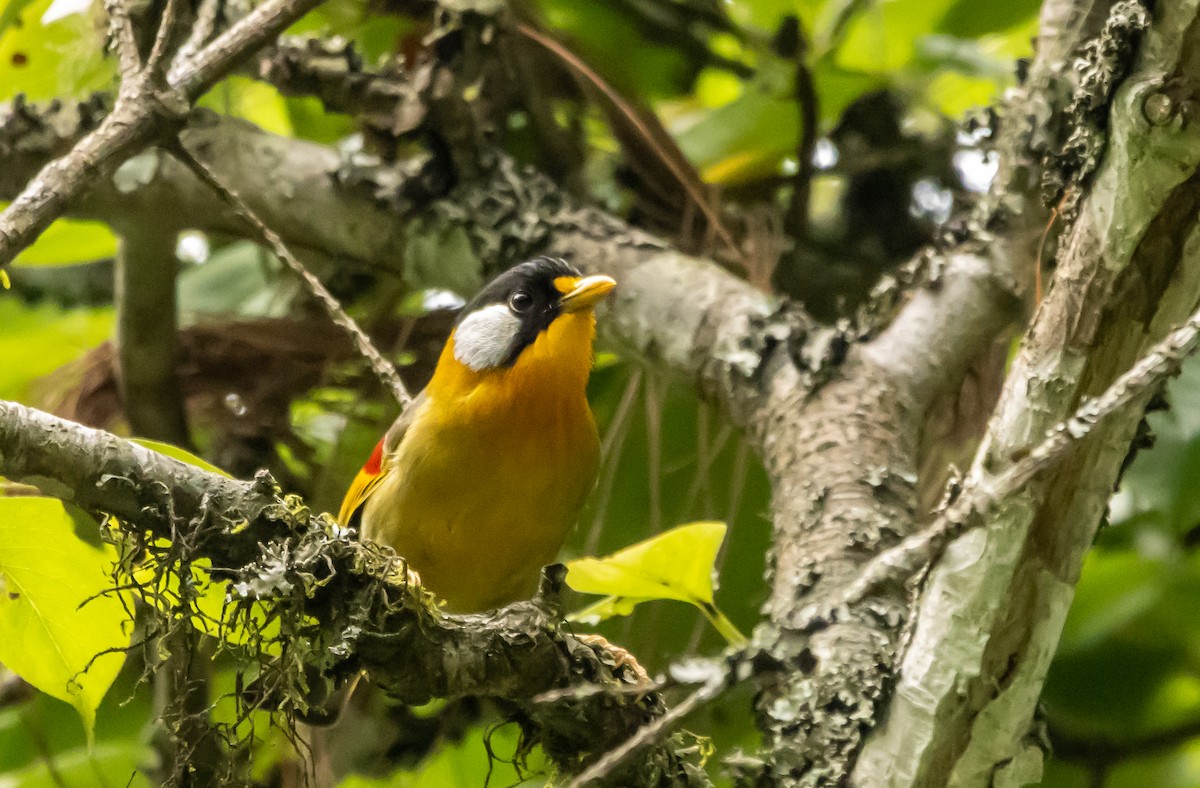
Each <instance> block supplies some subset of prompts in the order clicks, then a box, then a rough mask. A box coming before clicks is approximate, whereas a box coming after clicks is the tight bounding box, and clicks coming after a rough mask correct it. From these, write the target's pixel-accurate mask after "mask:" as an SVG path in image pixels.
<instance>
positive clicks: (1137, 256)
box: [859, 2, 1200, 786]
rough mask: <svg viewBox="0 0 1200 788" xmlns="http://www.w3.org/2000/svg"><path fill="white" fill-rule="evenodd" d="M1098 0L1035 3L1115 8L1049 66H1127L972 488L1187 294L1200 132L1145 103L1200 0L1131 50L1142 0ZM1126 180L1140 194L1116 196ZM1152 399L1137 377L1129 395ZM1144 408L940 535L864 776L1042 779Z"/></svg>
mask: <svg viewBox="0 0 1200 788" xmlns="http://www.w3.org/2000/svg"><path fill="white" fill-rule="evenodd" d="M1108 5H1110V4H1108V3H1101V4H1090V3H1079V4H1072V3H1061V2H1058V3H1049V4H1047V6H1046V7H1045V8H1044V17H1043V19H1044V20H1045V21H1047V24H1045V25H1044V27H1045V28H1046V29H1048V30H1051V31H1053V32H1056V33H1062V31H1065V30H1067V31H1069V30H1074V31H1078V32H1080V33H1081V34H1082V35H1083V36H1085V37H1086V36H1087V35H1089V34H1090V33H1095V32H1096V31H1097V30H1098V26H1097V25H1096V23H1097V22H1099V23H1100V24H1105V21H1106V17H1107V20H1108V22H1107V25H1106V26H1107V28H1108V29H1107V30H1106V31H1105V33H1104V39H1103V47H1102V49H1103V51H1104V52H1106V53H1108V56H1109V57H1114V58H1116V60H1115V61H1114V62H1106V63H1102V62H1090V61H1086V60H1085V61H1082V62H1080V63H1079V64H1076V63H1074V62H1073V58H1071V57H1069V56H1070V54H1071V52H1069V51H1068V52H1063V51H1061V50H1058V55H1059V59H1058V60H1055V59H1053V58H1051V59H1050V60H1049V61H1048V65H1047V69H1048V70H1052V69H1051V67H1056V68H1057V69H1058V70H1059V73H1071V71H1070V70H1074V71H1075V72H1076V73H1079V74H1081V75H1083V77H1084V78H1087V77H1088V75H1094V74H1098V73H1102V74H1106V75H1107V76H1106V77H1105V80H1106V81H1103V82H1101V83H1099V84H1098V95H1097V98H1099V99H1101V100H1103V99H1104V98H1105V97H1107V96H1109V93H1107V92H1106V91H1111V90H1113V88H1114V86H1115V81H1116V80H1118V79H1119V78H1120V75H1121V73H1122V69H1123V67H1124V64H1127V63H1131V62H1132V63H1136V69H1135V71H1134V72H1133V73H1131V74H1130V76H1129V77H1128V78H1127V79H1126V80H1125V81H1124V83H1123V84H1122V85H1121V87H1120V88H1119V90H1117V91H1116V93H1115V95H1112V96H1111V113H1110V116H1109V119H1108V138H1107V152H1106V155H1105V156H1104V158H1103V161H1102V163H1101V164H1100V167H1099V169H1097V170H1096V171H1095V172H1094V174H1092V175H1090V184H1087V183H1085V184H1083V187H1082V189H1083V199H1082V201H1081V202H1080V210H1079V218H1078V219H1077V220H1076V221H1075V223H1074V225H1073V226H1071V227H1070V229H1069V231H1068V233H1067V235H1066V237H1065V239H1064V242H1063V243H1062V244H1061V250H1062V251H1061V252H1060V257H1059V261H1058V267H1057V270H1056V275H1055V280H1054V283H1053V286H1052V288H1051V290H1050V291H1049V293H1048V295H1047V296H1046V298H1045V300H1043V302H1042V303H1041V305H1040V307H1039V310H1038V314H1037V317H1036V319H1035V322H1034V324H1033V326H1032V328H1031V330H1030V332H1029V334H1028V335H1027V338H1026V342H1025V344H1024V345H1023V347H1022V350H1021V353H1020V354H1019V356H1018V357H1017V359H1016V361H1015V362H1014V364H1013V366H1012V370H1011V372H1010V374H1009V378H1008V381H1007V383H1006V385H1005V388H1004V391H1003V393H1002V395H1001V400H1000V403H999V405H998V407H997V409H996V411H995V414H994V416H993V419H992V422H991V424H990V425H989V431H988V437H987V439H986V440H985V443H984V445H983V446H982V447H981V448H980V450H979V453H978V454H977V456H976V460H975V463H974V466H973V469H972V471H971V477H970V479H969V480H968V483H967V484H968V487H969V486H970V485H971V484H972V481H971V479H978V480H984V479H987V478H989V477H990V476H991V474H993V473H995V469H997V468H1003V467H1006V466H1009V465H1010V464H1011V463H1012V461H1013V459H1014V458H1019V457H1021V456H1023V455H1024V454H1025V453H1026V452H1027V451H1028V449H1029V447H1030V446H1032V445H1036V443H1037V442H1038V441H1039V440H1040V439H1041V438H1042V437H1043V436H1044V435H1045V433H1046V430H1048V429H1050V428H1051V427H1052V426H1053V425H1054V424H1055V423H1057V422H1059V421H1062V420H1063V419H1065V418H1066V417H1067V416H1068V415H1069V413H1070V412H1071V410H1072V409H1073V408H1074V407H1075V405H1076V403H1078V402H1080V401H1083V400H1084V399H1085V398H1087V397H1089V396H1094V395H1095V394H1097V393H1099V392H1100V391H1103V390H1104V389H1105V387H1107V386H1108V385H1109V384H1110V383H1111V382H1112V381H1113V380H1114V379H1116V378H1117V377H1118V375H1120V374H1121V373H1122V372H1123V371H1125V370H1126V369H1128V368H1129V365H1130V364H1131V363H1132V362H1133V361H1134V360H1135V359H1136V358H1138V356H1139V355H1140V354H1141V353H1142V351H1143V349H1144V348H1145V347H1146V346H1148V345H1149V344H1150V343H1152V342H1153V341H1155V340H1156V339H1158V338H1160V337H1162V336H1163V335H1164V334H1165V333H1166V332H1167V330H1168V328H1169V327H1170V326H1171V325H1172V324H1174V323H1177V322H1178V321H1179V320H1180V319H1181V318H1183V317H1184V316H1185V315H1187V314H1188V313H1189V312H1191V311H1192V310H1193V309H1194V308H1195V305H1196V302H1197V295H1196V294H1197V292H1198V291H1200V286H1198V284H1197V283H1198V282H1200V258H1197V256H1196V255H1195V253H1194V250H1193V245H1192V240H1191V239H1192V238H1193V237H1194V234H1195V222H1196V217H1197V210H1198V206H1200V183H1198V182H1197V176H1196V174H1195V173H1196V168H1197V166H1198V165H1200V145H1197V144H1196V141H1195V140H1194V139H1193V138H1191V137H1189V136H1186V135H1184V134H1183V133H1182V132H1181V131H1180V129H1179V128H1178V127H1176V126H1174V125H1172V124H1171V122H1170V118H1167V119H1166V122H1165V123H1163V124H1161V125H1155V124H1152V123H1150V122H1148V120H1147V115H1146V114H1145V113H1144V112H1143V110H1142V106H1143V103H1144V101H1145V100H1146V99H1147V97H1149V96H1153V95H1162V94H1161V92H1160V91H1162V85H1163V84H1164V75H1170V74H1173V73H1176V72H1177V70H1178V69H1180V68H1184V67H1185V64H1187V63H1190V62H1192V60H1191V58H1192V57H1194V53H1195V51H1196V47H1197V46H1200V36H1198V35H1197V27H1198V25H1197V22H1196V21H1195V20H1196V19H1197V15H1196V3H1194V2H1184V3H1173V4H1168V5H1165V6H1164V5H1160V6H1159V8H1158V9H1157V13H1158V18H1156V20H1155V24H1154V26H1152V27H1151V28H1150V30H1149V32H1148V33H1147V34H1146V36H1145V38H1144V40H1143V45H1142V46H1140V47H1139V48H1138V49H1137V50H1136V59H1135V57H1134V52H1135V50H1134V49H1133V47H1134V45H1135V44H1136V42H1137V40H1138V39H1137V34H1136V30H1137V27H1136V25H1133V26H1130V25H1128V24H1126V23H1127V22H1129V21H1130V20H1133V19H1135V18H1136V17H1137V15H1139V14H1140V13H1142V9H1140V7H1138V6H1136V4H1130V3H1116V4H1111V8H1107V9H1106V8H1105V6H1108ZM1097 6H1098V7H1097ZM1097 11H1099V13H1097ZM1143 18H1144V17H1143ZM1088 20H1090V21H1088ZM1089 24H1090V25H1091V27H1090V28H1089ZM1089 30H1090V33H1089ZM1113 31H1116V32H1113ZM1121 31H1124V32H1121ZM1047 43H1049V44H1050V45H1051V46H1052V47H1062V46H1063V42H1062V41H1061V40H1058V41H1050V42H1047ZM1041 50H1042V47H1041V46H1039V51H1041ZM1090 51H1093V52H1096V51H1099V49H1096V48H1093V49H1092V50H1090ZM1055 64H1057V65H1055ZM1167 83H1168V84H1169V83H1170V80H1167ZM1188 84H1189V85H1190V83H1188ZM1183 89H1185V90H1186V89H1188V88H1187V87H1184V88H1183ZM1062 93H1063V91H1061V90H1060V91H1059V95H1062ZM1167 96H1168V106H1176V107H1177V106H1179V103H1178V101H1179V100H1180V99H1181V98H1182V97H1181V96H1173V95H1172V94H1170V93H1168V94H1167ZM1189 100H1190V99H1189ZM1100 106H1102V107H1103V106H1104V104H1103V103H1101V105H1100ZM1064 120H1065V122H1066V124H1067V127H1066V128H1065V129H1064V130H1063V136H1064V138H1067V137H1068V136H1071V137H1072V138H1074V139H1079V138H1086V137H1089V135H1090V136H1091V137H1092V139H1091V141H1090V143H1089V145H1090V146H1091V149H1093V150H1097V151H1099V150H1104V143H1105V140H1104V138H1103V137H1100V138H1098V139H1097V138H1095V135H1097V134H1100V133H1101V132H1100V131H1099V130H1098V129H1096V128H1094V127H1092V126H1090V125H1088V123H1087V122H1086V120H1087V119H1083V118H1074V117H1071V118H1065V119H1064ZM1048 152H1049V151H1048ZM1131 194H1135V195H1137V199H1133V200H1131V199H1124V196H1125V195H1131ZM1145 401H1146V395H1145V393H1144V392H1141V393H1139V395H1138V396H1137V397H1135V399H1134V402H1135V404H1137V405H1139V406H1143V407H1144V404H1145ZM1140 410H1141V409H1140V407H1134V408H1131V409H1128V410H1124V411H1121V412H1120V413H1118V414H1117V415H1115V416H1113V417H1111V418H1110V419H1109V422H1108V423H1107V424H1106V425H1104V426H1103V427H1101V428H1100V429H1098V430H1096V432H1095V434H1094V435H1093V437H1092V438H1091V439H1090V440H1089V441H1087V442H1086V443H1084V444H1082V445H1081V446H1079V447H1078V449H1076V450H1075V451H1074V452H1072V453H1071V454H1070V456H1069V458H1068V459H1067V460H1066V461H1064V462H1062V463H1061V464H1060V465H1059V466H1058V468H1057V469H1056V470H1055V471H1054V472H1052V473H1051V474H1050V476H1049V478H1047V479H1046V480H1045V481H1044V483H1035V484H1031V485H1028V486H1027V487H1025V488H1024V489H1023V490H1022V491H1021V492H1020V493H1018V494H1016V495H1014V496H1010V497H1009V498H1008V499H1007V500H1006V501H1005V502H1004V503H1003V504H1002V505H1001V506H1000V507H999V508H998V509H997V510H996V512H995V514H994V516H993V517H992V518H991V521H990V523H989V527H988V528H987V529H978V530H975V531H973V532H971V533H968V534H966V535H965V536H964V537H962V538H961V539H959V540H958V541H956V542H954V543H953V544H952V545H950V547H949V548H948V550H947V551H946V553H945V555H944V557H943V558H942V560H941V562H940V563H939V565H938V566H937V567H935V569H934V570H933V572H932V573H931V576H930V578H929V581H928V583H927V585H926V589H925V593H924V595H923V597H922V600H921V602H920V605H919V607H918V610H917V614H916V625H915V628H914V631H913V634H912V642H911V645H910V648H909V651H908V654H907V656H906V658H905V661H904V663H903V666H902V668H901V671H900V679H899V682H898V685H897V687H896V690H895V696H894V700H893V702H892V705H891V708H890V709H889V716H888V718H887V720H886V721H885V723H884V725H883V726H882V727H881V730H880V731H879V734H878V735H877V736H875V737H874V738H873V740H872V742H871V744H870V745H869V746H868V747H867V749H866V750H865V751H864V753H863V756H862V760H861V761H860V764H859V770H860V771H861V772H862V773H863V774H868V775H871V777H872V779H873V781H874V782H877V783H878V784H884V785H907V784H911V783H913V782H916V783H922V782H945V781H950V782H953V783H954V784H957V785H964V786H974V785H989V784H996V783H997V782H1029V781H1035V780H1036V779H1037V776H1038V774H1039V773H1040V768H1041V758H1042V753H1041V749H1040V747H1039V745H1038V741H1037V737H1036V736H1035V735H1033V734H1032V733H1031V732H1030V720H1031V718H1032V715H1033V709H1034V705H1035V703H1036V701H1037V698H1038V696H1039V693H1040V689H1041V685H1042V681H1043V679H1044V676H1045V672H1046V669H1047V667H1048V664H1049V660H1050V658H1051V656H1052V655H1053V653H1054V648H1055V645H1056V644H1057V640H1058V637H1059V633H1060V632H1061V628H1062V623H1063V619H1064V617H1065V615H1066V611H1067V608H1068V606H1069V604H1070V600H1071V596H1072V593H1073V589H1074V584H1075V582H1076V580H1077V578H1078V575H1079V571H1080V567H1081V563H1082V560H1083V556H1084V554H1085V553H1086V551H1087V549H1088V548H1089V547H1090V545H1091V543H1092V540H1093V538H1094V535H1095V531H1096V528H1097V527H1098V524H1099V522H1100V520H1101V517H1102V514H1103V511H1104V508H1105V506H1106V505H1107V501H1108V498H1109V495H1110V493H1111V491H1112V488H1113V485H1114V483H1115V481H1116V479H1117V477H1118V473H1119V470H1120V467H1121V464H1122V461H1123V460H1124V458H1125V456H1126V454H1127V452H1128V450H1129V445H1130V440H1131V439H1132V437H1133V434H1134V432H1135V429H1136V425H1137V422H1138V420H1139V418H1140V415H1141V413H1140ZM935 644H936V645H935ZM934 649H936V651H935V650H934ZM934 653H936V655H937V658H936V659H931V656H932V655H933V654H934Z"/></svg>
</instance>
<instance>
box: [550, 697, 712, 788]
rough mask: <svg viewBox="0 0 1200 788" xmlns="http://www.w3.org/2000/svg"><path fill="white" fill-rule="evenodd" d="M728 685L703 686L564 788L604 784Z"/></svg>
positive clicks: (608, 753) (642, 728) (606, 754)
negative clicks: (645, 748)
mask: <svg viewBox="0 0 1200 788" xmlns="http://www.w3.org/2000/svg"><path fill="white" fill-rule="evenodd" d="M730 686H731V684H730V682H728V681H726V680H725V678H724V677H723V676H722V677H720V679H718V680H715V681H711V682H709V683H708V684H704V685H702V686H701V687H700V688H699V689H697V690H695V691H694V692H692V694H691V695H688V696H687V697H686V698H684V700H683V701H682V702H681V703H679V704H678V705H676V706H675V707H674V708H673V709H671V710H670V711H668V712H667V713H666V714H664V715H662V716H661V717H659V718H658V719H656V720H654V721H653V722H651V723H650V724H648V725H643V726H642V727H641V728H639V729H638V730H637V732H636V733H635V734H633V735H632V736H630V737H629V738H628V739H626V740H625V741H624V743H622V744H621V746H620V747H617V748H616V749H614V750H611V751H609V752H607V753H605V754H604V755H603V756H602V757H601V758H600V759H599V760H597V761H596V762H595V763H593V764H592V765H591V766H589V767H588V768H587V769H585V770H584V771H583V772H581V773H580V774H579V776H578V777H576V778H575V779H574V780H572V781H571V782H570V783H568V784H567V788H583V787H584V786H586V785H593V784H596V783H601V782H603V781H604V780H605V779H606V778H608V777H610V776H611V775H612V774H613V773H615V772H616V771H617V770H618V769H620V768H621V767H622V766H623V765H624V764H625V762H626V761H627V760H628V759H629V758H631V757H632V756H633V755H635V754H636V753H637V752H638V750H640V749H642V748H643V747H646V746H648V745H650V744H652V743H653V742H655V741H656V740H658V739H659V738H660V737H662V736H665V735H666V734H667V733H668V732H669V731H670V729H671V727H672V726H674V725H675V723H676V722H678V721H679V720H681V719H683V718H684V717H686V716H687V715H689V714H691V713H692V712H693V711H695V710H696V709H698V708H700V707H701V706H703V705H704V704H706V703H708V702H710V701H712V700H713V699H715V698H716V697H718V696H719V695H720V694H721V693H722V692H724V691H725V690H726V689H728V688H729V687H730Z"/></svg>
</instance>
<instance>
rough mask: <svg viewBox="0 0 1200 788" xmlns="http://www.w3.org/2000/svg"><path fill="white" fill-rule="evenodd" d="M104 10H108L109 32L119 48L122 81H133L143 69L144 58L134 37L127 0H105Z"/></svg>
mask: <svg viewBox="0 0 1200 788" xmlns="http://www.w3.org/2000/svg"><path fill="white" fill-rule="evenodd" d="M104 10H105V11H107V12H108V32H109V36H111V38H112V40H113V45H114V46H115V48H116V50H117V63H118V67H119V68H120V71H121V81H122V82H131V81H133V80H134V79H136V78H137V75H138V72H140V71H141V70H142V59H141V56H139V55H138V47H137V38H135V37H134V33H133V20H131V19H130V18H129V8H128V7H127V6H126V4H125V0H104Z"/></svg>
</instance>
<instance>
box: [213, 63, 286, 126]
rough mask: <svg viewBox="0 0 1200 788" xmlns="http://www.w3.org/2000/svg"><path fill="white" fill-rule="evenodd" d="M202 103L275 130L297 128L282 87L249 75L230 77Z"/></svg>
mask: <svg viewBox="0 0 1200 788" xmlns="http://www.w3.org/2000/svg"><path fill="white" fill-rule="evenodd" d="M199 105H200V106H202V107H206V108H208V109H211V110H215V111H217V112H220V113H223V114H225V115H231V116H233V117H235V118H241V119H242V120H246V121H249V122H251V123H253V124H254V125H256V126H258V127H259V128H260V129H263V130H264V131H269V132H271V133H272V134H282V135H283V136H289V137H290V136H291V135H292V132H293V128H292V120H291V116H290V115H289V114H288V107H287V102H286V101H285V100H284V98H283V96H282V95H281V94H280V93H279V91H278V90H276V89H275V88H273V87H271V86H270V85H268V84H266V83H264V82H259V81H257V80H253V79H250V78H248V77H238V76H234V77H228V78H227V79H224V80H222V81H221V82H220V83H219V84H218V85H217V86H216V87H215V88H213V89H212V90H211V91H209V92H208V93H207V94H206V95H205V96H204V97H203V98H202V99H200V102H199Z"/></svg>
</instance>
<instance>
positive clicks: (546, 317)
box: [454, 257, 616, 372]
mask: <svg viewBox="0 0 1200 788" xmlns="http://www.w3.org/2000/svg"><path fill="white" fill-rule="evenodd" d="M615 285H616V283H615V282H614V281H613V280H612V279H610V278H609V277H607V276H589V277H584V276H582V274H580V272H579V270H578V269H576V268H575V267H574V266H572V265H570V264H569V263H567V262H566V261H565V260H558V259H555V258H551V257H539V258H538V259H536V260H531V261H529V262H527V263H521V264H520V265H518V266H515V267H513V268H510V269H509V270H507V271H505V272H504V273H502V274H500V275H499V276H497V277H496V278H495V279H493V280H492V281H491V282H490V283H489V284H488V285H487V286H486V287H484V288H483V289H482V290H481V291H479V294H478V295H477V296H475V298H473V299H471V301H470V302H469V303H468V304H467V305H466V306H465V307H464V308H463V311H462V313H461V314H460V315H459V316H458V321H457V322H456V323H455V327H454V332H455V334H454V337H455V338H454V341H455V346H454V356H455V358H457V359H458V360H459V361H460V362H462V363H463V364H465V365H467V366H468V367H470V368H471V369H473V370H475V371H477V372H478V371H481V370H484V369H491V368H496V367H507V366H511V365H512V364H513V363H514V362H515V361H516V360H517V357H518V356H520V355H521V351H522V350H524V349H525V348H527V347H528V346H529V345H531V344H533V342H534V340H536V339H537V337H538V335H539V334H540V333H541V332H543V331H545V330H546V329H547V328H549V327H550V324H551V323H553V322H554V320H555V318H557V317H558V316H559V315H561V314H562V313H563V312H574V311H579V310H582V309H587V308H590V307H592V306H594V305H595V303H596V302H597V301H599V300H600V299H601V298H603V297H604V295H605V294H607V293H608V292H609V291H610V290H612V288H613V287H614V286H615Z"/></svg>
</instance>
